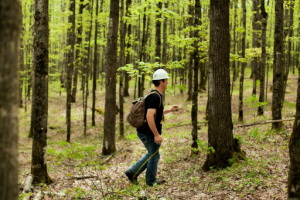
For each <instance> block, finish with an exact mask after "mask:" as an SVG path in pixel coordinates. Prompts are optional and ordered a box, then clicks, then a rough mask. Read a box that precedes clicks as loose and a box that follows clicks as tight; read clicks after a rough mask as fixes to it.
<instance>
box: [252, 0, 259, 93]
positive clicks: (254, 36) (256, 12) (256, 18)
mask: <svg viewBox="0 0 300 200" xmlns="http://www.w3.org/2000/svg"><path fill="white" fill-rule="evenodd" d="M258 1H259V0H253V8H252V11H253V12H254V15H253V20H252V29H253V33H252V48H259V46H260V44H259V38H258V36H259V34H258V31H259V30H260V25H259V23H258V22H259V20H260V19H259V6H258ZM251 66H252V78H253V90H252V95H256V80H257V78H258V58H257V56H255V57H254V58H253V60H252V61H251Z"/></svg>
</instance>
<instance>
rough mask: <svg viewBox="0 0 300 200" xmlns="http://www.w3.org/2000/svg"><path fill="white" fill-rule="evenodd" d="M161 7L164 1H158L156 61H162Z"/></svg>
mask: <svg viewBox="0 0 300 200" xmlns="http://www.w3.org/2000/svg"><path fill="white" fill-rule="evenodd" d="M161 9H162V2H160V1H159V2H158V3H157V14H156V22H155V62H158V63H161V21H160V19H161Z"/></svg>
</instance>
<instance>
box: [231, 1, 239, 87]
mask: <svg viewBox="0 0 300 200" xmlns="http://www.w3.org/2000/svg"><path fill="white" fill-rule="evenodd" d="M233 3H234V21H233V54H236V43H237V42H236V26H237V22H236V21H237V5H238V1H237V0H234V1H233ZM236 79H237V69H236V61H235V60H234V61H233V62H232V88H233V84H234V82H235V81H236Z"/></svg>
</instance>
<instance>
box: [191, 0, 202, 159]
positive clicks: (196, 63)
mask: <svg viewBox="0 0 300 200" xmlns="http://www.w3.org/2000/svg"><path fill="white" fill-rule="evenodd" d="M198 26H201V4H200V0H196V1H195V27H196V28H197V27H198ZM194 36H195V38H196V41H195V42H194V48H195V51H194V87H193V100H192V101H193V104H192V126H193V128H192V141H193V142H192V148H193V149H196V151H194V150H192V153H198V143H197V139H198V123H197V122H198V69H199V60H200V52H199V50H198V42H199V41H200V39H199V29H196V30H195V34H194Z"/></svg>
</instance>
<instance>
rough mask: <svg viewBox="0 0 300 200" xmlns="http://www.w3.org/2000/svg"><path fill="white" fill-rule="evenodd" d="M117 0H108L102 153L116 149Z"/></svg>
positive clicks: (110, 152) (109, 152) (108, 152)
mask: <svg viewBox="0 0 300 200" xmlns="http://www.w3.org/2000/svg"><path fill="white" fill-rule="evenodd" d="M118 25H119V0H111V1H110V15H109V30H108V35H107V51H106V68H105V69H106V80H105V91H106V92H105V111H106V112H105V114H104V138H103V149H102V153H103V154H104V155H107V154H112V153H114V152H115V151H116V142H115V129H116V127H115V124H116V112H117V111H116V72H117V65H118V62H117V60H118V59H117V50H118Z"/></svg>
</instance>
